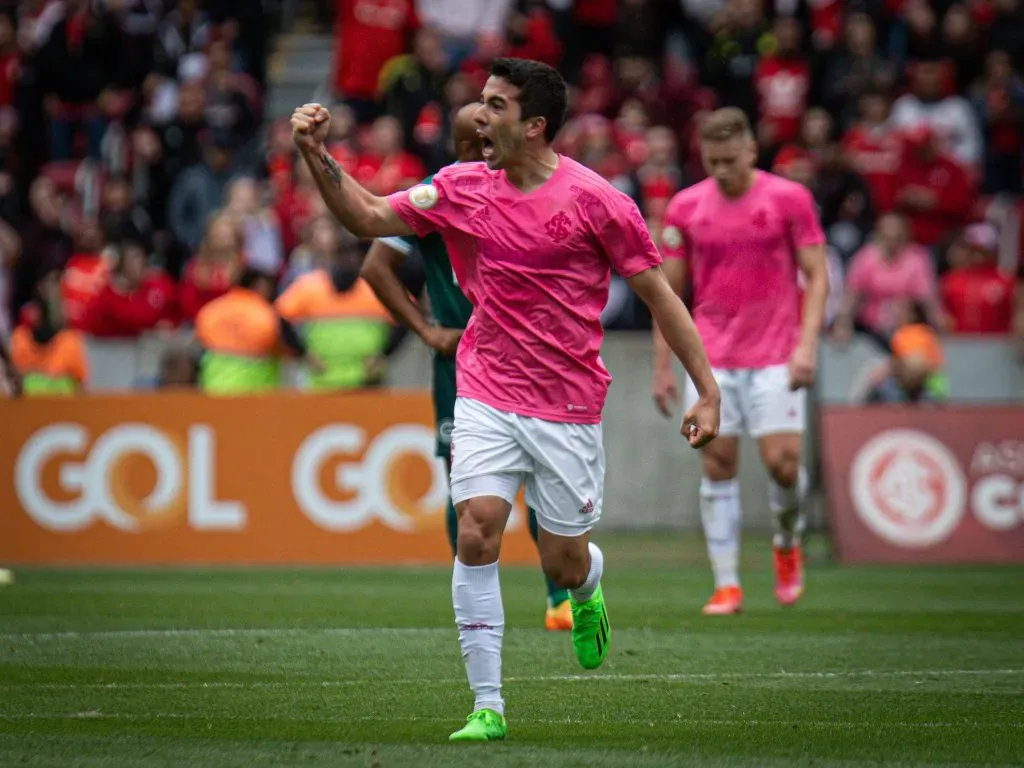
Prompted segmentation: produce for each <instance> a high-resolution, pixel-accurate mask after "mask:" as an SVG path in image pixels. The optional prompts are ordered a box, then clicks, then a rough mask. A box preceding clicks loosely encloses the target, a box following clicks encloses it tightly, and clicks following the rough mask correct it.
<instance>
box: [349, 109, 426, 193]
mask: <svg viewBox="0 0 1024 768" xmlns="http://www.w3.org/2000/svg"><path fill="white" fill-rule="evenodd" d="M402 144H403V143H402V124H401V123H400V122H398V119H397V118H394V117H390V116H387V115H385V116H383V117H378V118H377V119H376V120H374V122H373V130H372V131H371V132H370V146H369V150H368V151H367V152H365V153H363V155H362V156H361V157H360V158H359V164H358V165H357V166H356V172H355V178H356V181H358V182H359V183H360V184H362V185H363V187H365V188H366V189H368V190H370V191H371V192H373V193H374V194H375V195H390V194H391V193H392V192H397V191H399V190H401V189H407V188H409V187H411V186H412V185H413V184H416V183H417V182H419V181H420V179H422V178H423V177H424V176H426V175H427V171H426V168H424V167H423V163H422V162H421V161H420V159H419V158H418V157H416V155H413V154H411V153H409V152H406V151H405V150H404V149H402Z"/></svg>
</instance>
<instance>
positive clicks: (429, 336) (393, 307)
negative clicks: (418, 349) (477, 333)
mask: <svg viewBox="0 0 1024 768" xmlns="http://www.w3.org/2000/svg"><path fill="white" fill-rule="evenodd" d="M404 260H405V254H404V253H402V252H401V251H398V250H395V249H394V248H392V247H391V246H390V245H388V244H387V243H385V242H382V241H380V240H376V241H375V242H374V243H373V245H371V246H370V252H369V253H367V254H366V260H365V261H364V262H363V268H362V270H361V272H360V275H361V276H362V278H363V279H364V280H366V282H367V283H369V284H370V287H371V288H372V289H373V292H374V293H375V294H377V298H378V299H380V303H381V304H383V305H384V306H385V307H387V308H388V311H389V312H391V314H392V315H393V316H394V317H396V318H397V319H398V320H400V321H401V322H402V323H404V324H405V325H406V326H408V328H409V329H410V330H411V331H412V332H413V333H415V334H416V335H417V336H419V337H420V338H421V339H423V342H424V343H425V344H426V345H427V346H428V347H430V348H431V349H433V350H435V351H437V352H439V353H440V354H442V355H453V354H455V350H456V349H457V348H458V346H459V340H460V339H461V338H462V331H461V330H459V329H458V328H441V327H438V326H435V325H431V324H430V323H429V322H427V319H426V318H425V317H424V316H423V313H422V312H420V309H419V307H417V306H416V304H415V302H413V300H412V298H411V297H410V296H409V292H408V291H407V290H405V286H404V285H402V281H401V280H399V279H398V267H399V265H400V264H401V263H402V262H403V261H404Z"/></svg>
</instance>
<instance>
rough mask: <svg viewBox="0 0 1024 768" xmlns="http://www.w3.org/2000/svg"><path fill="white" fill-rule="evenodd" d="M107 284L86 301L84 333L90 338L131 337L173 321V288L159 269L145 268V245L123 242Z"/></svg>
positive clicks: (169, 326)
mask: <svg viewBox="0 0 1024 768" xmlns="http://www.w3.org/2000/svg"><path fill="white" fill-rule="evenodd" d="M116 254H117V256H116V259H117V260H116V261H115V263H114V267H113V269H112V270H111V271H110V273H109V274H108V276H107V281H106V283H105V284H104V286H103V288H102V289H100V291H99V293H97V295H96V296H95V297H93V300H92V301H91V302H90V304H89V307H88V309H87V311H86V321H85V330H87V331H88V332H89V333H91V334H92V335H94V336H102V337H118V338H133V337H135V336H138V335H139V334H140V333H142V332H144V331H149V330H152V329H154V328H164V327H166V328H171V327H173V326H174V325H175V323H176V320H177V308H176V306H175V286H174V283H173V282H172V281H171V278H170V277H168V275H167V273H166V272H164V271H163V270H162V269H157V268H155V267H150V266H149V255H148V254H147V252H146V246H145V244H143V243H142V242H140V241H137V240H135V241H133V240H128V239H125V240H123V241H121V242H120V243H118V245H117V249H116Z"/></svg>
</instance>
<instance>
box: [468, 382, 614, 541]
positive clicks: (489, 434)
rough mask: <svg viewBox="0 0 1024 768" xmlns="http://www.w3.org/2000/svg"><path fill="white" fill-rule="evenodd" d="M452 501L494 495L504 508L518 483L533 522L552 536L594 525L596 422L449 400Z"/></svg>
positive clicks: (599, 441) (598, 492) (599, 471)
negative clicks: (452, 405) (538, 416)
mask: <svg viewBox="0 0 1024 768" xmlns="http://www.w3.org/2000/svg"><path fill="white" fill-rule="evenodd" d="M451 458H452V478H451V492H452V502H453V503H455V504H458V503H460V502H463V501H466V500H467V499H473V498H476V497H478V496H498V497H500V498H502V499H505V501H507V502H508V503H509V504H512V503H513V502H514V501H515V498H516V494H518V493H519V487H520V486H521V485H523V483H524V482H525V483H526V503H527V504H528V505H529V506H530V507H532V508H533V509H534V511H536V513H537V523H538V524H539V525H540V527H541V528H543V529H544V530H546V531H549V532H551V533H554V534H556V535H558V536H580V535H582V534H584V533H586V532H587V531H589V530H590V529H591V528H593V527H594V525H595V524H596V523H597V521H598V520H599V519H600V517H601V505H602V503H603V502H604V442H603V438H602V431H601V425H600V424H563V423H559V422H555V421H545V420H544V419H535V418H531V417H529V416H519V415H518V414H515V413H508V412H506V411H501V410H498V409H497V408H492V407H491V406H489V405H484V404H483V403H481V402H480V401H478V400H470V399H468V398H464V397H460V398H458V399H457V400H456V401H455V429H454V430H453V431H452V456H451Z"/></svg>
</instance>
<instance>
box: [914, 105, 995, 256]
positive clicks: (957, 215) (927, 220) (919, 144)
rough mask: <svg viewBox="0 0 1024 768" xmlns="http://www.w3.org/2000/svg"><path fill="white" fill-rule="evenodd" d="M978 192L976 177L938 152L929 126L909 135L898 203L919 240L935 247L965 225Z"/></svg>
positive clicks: (916, 239)
mask: <svg viewBox="0 0 1024 768" xmlns="http://www.w3.org/2000/svg"><path fill="white" fill-rule="evenodd" d="M976 195H977V187H976V184H975V181H974V178H973V176H972V175H971V174H969V173H968V172H967V171H966V170H965V169H964V167H963V166H962V165H960V163H958V162H957V161H956V160H954V159H953V158H952V157H951V156H949V155H946V154H943V153H942V152H941V151H939V148H938V146H937V144H936V139H935V135H934V132H933V131H932V129H931V128H930V127H929V126H927V125H920V126H918V127H917V128H914V129H912V130H911V131H910V132H909V133H908V134H907V135H906V138H905V151H904V152H903V161H902V163H901V164H900V171H899V174H898V176H897V182H896V189H895V202H896V208H897V210H899V211H901V212H903V213H905V214H906V215H907V216H908V217H909V218H910V223H911V229H912V231H913V239H914V240H915V241H916V242H918V243H921V244H922V245H926V246H936V245H938V244H939V243H941V242H942V241H943V240H944V239H945V238H946V237H947V236H948V235H949V233H950V232H951V231H953V230H955V229H958V228H960V227H962V226H963V225H964V224H965V223H966V218H967V216H968V214H969V212H970V209H971V206H972V205H973V204H974V199H975V197H976Z"/></svg>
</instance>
